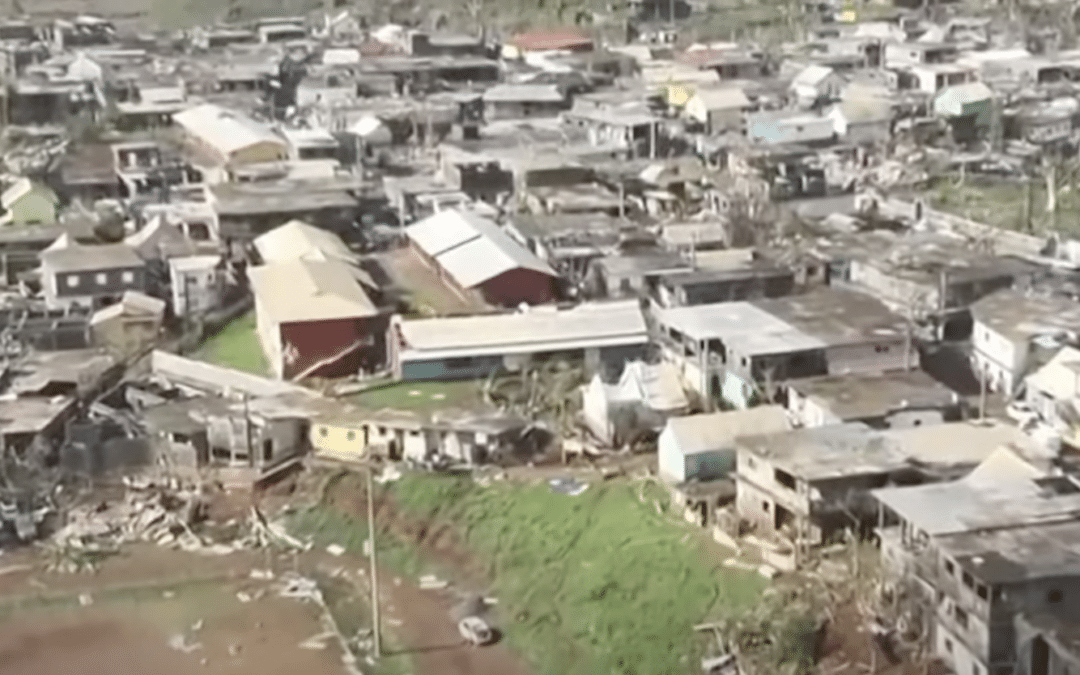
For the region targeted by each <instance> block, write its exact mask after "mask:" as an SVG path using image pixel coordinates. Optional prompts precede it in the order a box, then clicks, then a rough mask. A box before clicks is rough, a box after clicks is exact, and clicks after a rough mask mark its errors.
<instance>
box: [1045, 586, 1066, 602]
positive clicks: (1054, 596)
mask: <svg viewBox="0 0 1080 675" xmlns="http://www.w3.org/2000/svg"><path fill="white" fill-rule="evenodd" d="M1064 598H1065V594H1064V593H1062V592H1061V591H1060V590H1059V589H1056V588H1055V589H1054V590H1052V591H1050V592H1049V593H1047V594H1046V601H1047V602H1049V603H1050V604H1052V605H1056V604H1057V603H1059V602H1061V601H1062V600H1063V599H1064Z"/></svg>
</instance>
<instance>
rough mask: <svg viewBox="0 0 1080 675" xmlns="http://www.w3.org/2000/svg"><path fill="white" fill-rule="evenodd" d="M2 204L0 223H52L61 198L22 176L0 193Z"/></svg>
mask: <svg viewBox="0 0 1080 675" xmlns="http://www.w3.org/2000/svg"><path fill="white" fill-rule="evenodd" d="M0 206H3V207H4V213H3V215H2V216H0V225H12V224H14V225H52V224H53V223H55V222H56V212H57V208H58V206H59V199H58V198H57V196H56V193H54V192H53V191H52V190H50V189H49V188H47V187H45V186H44V185H41V184H40V183H35V182H34V181H32V180H30V179H29V178H20V179H18V180H16V181H15V182H14V183H12V184H11V185H10V186H9V187H8V188H7V189H6V190H4V192H3V194H0Z"/></svg>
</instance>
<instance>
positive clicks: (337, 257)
mask: <svg viewBox="0 0 1080 675" xmlns="http://www.w3.org/2000/svg"><path fill="white" fill-rule="evenodd" d="M252 244H253V245H254V246H255V251H256V252H257V253H258V254H259V258H260V259H261V260H262V261H263V262H264V263H272V262H291V261H295V260H310V261H312V262H329V261H338V262H348V263H353V264H355V263H356V262H357V260H358V258H357V256H356V254H355V253H353V252H352V250H350V249H349V247H348V246H347V245H346V244H345V242H344V241H342V239H341V237H339V236H338V235H336V234H334V233H333V232H331V231H329V230H325V229H322V228H319V227H315V226H313V225H309V224H307V223H305V222H303V221H300V220H290V221H289V222H287V223H285V224H284V225H282V226H280V227H276V228H274V229H272V230H270V231H269V232H266V233H265V234H261V235H259V236H258V237H255V240H254V241H253V242H252Z"/></svg>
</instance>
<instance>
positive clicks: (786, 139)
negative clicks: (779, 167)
mask: <svg viewBox="0 0 1080 675" xmlns="http://www.w3.org/2000/svg"><path fill="white" fill-rule="evenodd" d="M746 135H747V137H748V138H749V139H750V140H751V141H753V142H755V143H768V144H772V145H784V144H788V143H796V144H806V145H829V144H832V143H833V142H834V141H835V140H836V131H835V130H834V129H833V122H832V120H831V119H829V118H828V117H822V116H820V115H814V114H811V113H804V112H799V111H791V110H763V111H759V112H755V113H750V114H749V115H748V116H747V118H746Z"/></svg>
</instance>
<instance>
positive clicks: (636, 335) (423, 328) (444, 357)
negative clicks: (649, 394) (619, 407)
mask: <svg viewBox="0 0 1080 675" xmlns="http://www.w3.org/2000/svg"><path fill="white" fill-rule="evenodd" d="M390 333H391V334H390V364H391V368H392V370H393V372H394V375H395V377H397V378H398V379H402V380H452V379H469V378H479V377H487V376H488V375H490V374H491V373H493V372H498V371H502V370H506V371H510V372H519V371H521V370H523V369H525V368H528V367H530V366H532V365H536V364H541V363H545V362H551V361H556V360H567V361H576V362H582V363H584V365H585V368H586V371H587V372H589V373H592V372H597V371H598V370H600V369H601V368H602V367H605V366H608V367H611V366H616V367H618V368H621V367H622V364H623V363H625V362H626V361H629V360H631V359H634V358H639V357H641V356H642V355H643V354H644V352H645V349H646V347H647V345H648V344H649V335H648V329H647V327H646V324H645V317H644V315H643V314H642V311H641V305H640V304H639V303H638V301H636V300H632V301H617V302H602V303H586V304H582V305H578V306H577V307H574V308H572V309H558V308H556V307H553V306H548V307H534V308H531V309H529V310H528V311H524V312H517V313H506V314H491V315H482V316H463V317H446V318H436V319H406V318H402V317H397V316H395V317H394V318H393V319H392V320H391V324H390Z"/></svg>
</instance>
